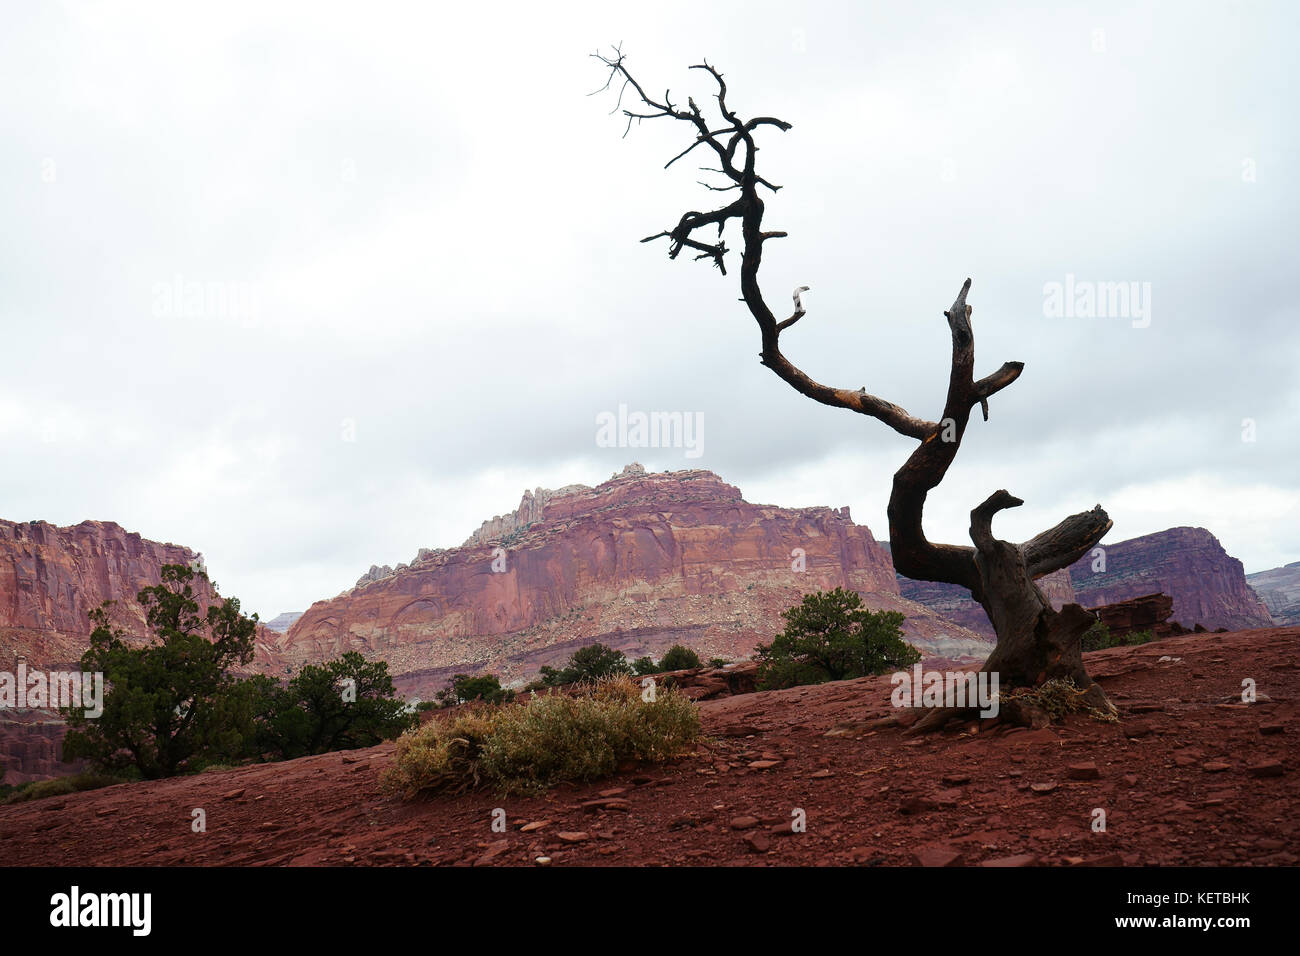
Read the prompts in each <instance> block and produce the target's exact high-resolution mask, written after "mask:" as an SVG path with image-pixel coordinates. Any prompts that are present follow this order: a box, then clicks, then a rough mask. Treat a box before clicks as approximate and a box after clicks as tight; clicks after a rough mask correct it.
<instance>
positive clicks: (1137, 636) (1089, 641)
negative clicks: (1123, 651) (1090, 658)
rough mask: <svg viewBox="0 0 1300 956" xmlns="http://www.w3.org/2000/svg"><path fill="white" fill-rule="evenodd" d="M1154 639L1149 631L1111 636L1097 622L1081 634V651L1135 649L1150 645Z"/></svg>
mask: <svg viewBox="0 0 1300 956" xmlns="http://www.w3.org/2000/svg"><path fill="white" fill-rule="evenodd" d="M1155 639H1156V636H1155V634H1154V633H1152V632H1151V631H1150V630H1146V631H1133V632H1131V633H1129V634H1111V632H1110V628H1109V627H1107V626H1106V625H1105V624H1103V623H1101V621H1098V622H1097V623H1096V624H1094V625H1092V627H1090V628H1088V630H1086V631H1084V632H1083V649H1084V650H1085V651H1099V650H1102V649H1103V648H1107V647H1137V646H1138V645H1140V644H1150V643H1151V642H1152V641H1154V640H1155Z"/></svg>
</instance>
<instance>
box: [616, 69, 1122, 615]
mask: <svg viewBox="0 0 1300 956" xmlns="http://www.w3.org/2000/svg"><path fill="white" fill-rule="evenodd" d="M593 56H595V57H596V59H598V60H600V61H601V63H603V64H604V65H605V67H607V68H608V70H609V75H608V77H607V78H606V81H605V85H604V86H603V87H601V90H608V89H610V88H611V87H612V86H614V85H615V84H618V86H619V94H618V101H617V103H616V105H615V111H617V110H620V109H621V110H622V113H623V115H624V116H625V117H626V118H627V128H626V129H625V130H624V135H625V136H626V135H627V132H628V130H630V129H631V126H632V123H633V122H634V121H635V122H638V123H639V122H642V121H644V120H652V119H664V118H667V119H672V120H677V121H679V122H682V123H686V124H689V125H690V127H691V128H692V132H693V136H694V139H693V141H692V142H691V143H690V144H689V145H688V146H687V147H686V148H685V149H683V150H682V151H681V152H680V153H678V154H677V155H676V156H674V157H673V158H672V159H670V160H669V161H668V162H667V163H666V164H665V168H667V167H670V166H672V165H673V164H674V163H675V162H677V161H678V160H680V159H682V158H683V157H685V156H687V155H689V154H691V153H692V152H694V151H695V150H696V149H697V148H699V147H701V146H703V147H705V148H707V149H708V150H709V151H711V152H712V154H713V156H714V158H715V159H716V161H717V163H718V165H717V166H716V167H711V168H710V171H712V172H715V173H717V174H719V175H721V176H724V177H725V178H726V184H725V185H722V186H716V185H710V184H708V183H704V184H703V185H704V186H706V188H708V189H709V190H710V191H718V192H727V193H731V192H733V191H734V192H735V193H736V196H735V198H734V199H733V200H732V201H731V202H729V203H727V204H726V205H723V206H720V207H719V208H717V209H714V210H712V211H710V212H700V211H697V210H691V211H689V212H687V213H685V214H684V215H682V216H681V217H680V218H679V219H678V221H677V224H676V225H675V226H674V227H672V228H671V229H666V230H664V231H662V232H657V233H655V234H654V235H652V236H647V237H646V238H645V239H643V240H642V241H643V242H650V241H653V240H657V239H667V240H668V255H669V257H670V258H673V259H675V258H677V256H678V255H679V254H680V253H681V251H682V250H683V249H690V250H692V251H694V252H695V253H696V255H695V258H696V259H708V260H711V261H712V262H713V264H714V265H715V266H716V267H717V268H718V269H719V270H721V271H722V272H723V273H724V274H725V273H726V257H727V255H728V253H729V252H730V251H731V250H730V249H729V248H728V247H727V245H726V242H725V241H724V239H723V234H724V232H725V230H726V227H727V225H728V224H729V223H731V222H732V221H733V220H735V221H736V222H737V223H738V224H739V226H740V230H741V237H742V240H743V242H742V248H741V264H740V288H741V295H742V298H743V301H744V302H745V305H746V306H747V307H748V309H749V312H750V314H751V315H752V316H753V318H754V320H755V321H756V322H757V323H758V327H759V332H760V336H761V341H762V350H761V352H760V353H759V360H760V362H761V363H762V364H763V365H765V366H767V367H768V368H769V369H771V370H772V371H773V372H775V373H776V374H777V375H778V376H779V377H780V378H781V379H782V380H784V381H785V382H786V383H788V384H789V385H790V386H791V387H793V388H794V389H795V390H796V391H798V392H800V393H801V394H803V395H805V396H807V397H808V398H811V399H813V400H814V401H817V402H820V403H822V404H823V405H830V406H832V407H835V408H845V409H848V410H850V411H853V412H857V413H859V414H862V415H868V416H870V417H872V418H875V419H878V420H879V421H881V422H884V423H885V424H886V425H888V426H889V427H890V428H892V429H894V431H896V432H898V433H899V434H902V435H906V436H907V437H909V438H913V439H915V440H916V441H918V442H919V443H920V444H919V445H918V446H917V448H916V449H915V450H914V451H913V452H912V455H911V456H910V457H909V458H908V459H907V461H906V463H904V465H903V467H902V468H900V469H899V470H898V472H897V473H896V474H895V475H894V485H893V491H892V493H891V495H890V500H889V533H890V543H891V548H892V551H893V556H894V564H895V567H896V568H897V569H898V571H899V572H900V573H902V574H904V575H906V576H908V577H911V578H917V579H921V580H929V581H943V582H949V583H953V584H960V585H963V586H965V587H967V588H969V589H970V590H971V593H972V594H973V595H974V596H975V597H976V598H977V599H981V600H982V595H981V584H980V576H979V572H978V569H977V568H976V565H975V562H974V556H975V549H974V548H971V547H968V546H958V545H948V544H933V543H931V542H930V541H928V540H927V539H926V537H925V533H924V531H923V530H922V526H921V525H922V522H921V519H922V513H923V511H924V506H925V499H926V496H927V494H928V493H929V492H930V490H931V489H933V488H935V487H936V486H937V485H938V484H939V483H940V482H941V481H942V480H943V478H944V475H945V474H947V471H948V468H949V466H950V465H951V464H952V462H953V459H954V458H955V457H956V454H957V449H958V448H959V447H960V446H961V440H962V437H963V435H964V434H965V431H966V425H967V423H968V422H969V420H970V413H971V410H972V409H973V408H974V407H975V406H976V405H979V406H980V410H981V412H982V414H983V417H984V419H985V420H987V419H988V415H989V406H988V401H989V399H990V398H991V397H992V396H994V395H996V394H997V393H998V392H1000V391H1002V389H1004V388H1006V387H1007V386H1009V385H1010V384H1011V383H1012V382H1014V381H1015V380H1016V379H1017V378H1018V377H1019V376H1020V373H1021V371H1022V370H1023V368H1024V365H1023V364H1022V363H1020V362H1007V363H1005V364H1004V365H1003V366H1002V367H1001V368H999V369H998V370H997V371H995V372H993V373H991V374H989V375H986V376H985V377H983V378H981V379H978V380H976V379H975V378H974V374H973V373H974V367H975V336H974V332H973V331H972V329H971V324H970V319H971V311H972V310H971V307H970V305H968V304H967V302H966V295H967V293H968V292H969V291H970V286H971V281H970V279H967V280H966V281H965V283H963V284H962V287H961V291H960V292H959V293H958V295H957V299H956V301H955V302H954V303H953V306H952V308H951V309H949V310H948V311H946V312H945V313H944V316H945V318H946V319H947V322H948V327H949V330H950V333H951V338H952V365H951V372H950V374H949V379H948V395H947V399H946V401H945V403H944V408H943V416H942V417H941V419H940V420H939V421H937V422H933V421H928V420H926V419H923V418H918V417H916V416H914V415H912V414H911V413H909V412H908V411H907V410H905V409H904V408H902V407H900V406H899V405H896V404H894V403H893V402H890V401H886V400H885V399H882V398H879V397H877V396H875V395H872V394H870V393H869V392H867V390H866V388H865V387H863V388H859V389H848V388H837V387H833V386H829V385H824V384H822V383H821V382H818V381H816V380H815V379H813V378H811V377H809V376H808V375H807V374H805V373H804V372H803V371H802V370H801V369H800V368H798V367H797V366H796V365H794V364H793V363H792V362H791V361H790V360H789V359H787V358H786V356H785V354H784V353H783V352H782V350H781V341H780V339H781V333H783V332H785V331H787V330H788V329H790V328H791V327H793V326H794V325H795V324H796V323H797V322H799V321H800V320H801V319H802V318H803V317H804V316H805V315H806V314H807V309H806V308H805V306H804V304H803V300H802V293H804V292H807V291H808V287H807V286H800V287H799V288H798V289H796V290H795V293H794V312H793V313H792V314H791V315H790V317H789V318H786V319H783V320H780V321H778V320H777V318H776V316H775V315H774V314H773V312H772V310H771V308H770V307H769V306H768V304H767V302H766V301H765V300H764V298H763V294H762V290H761V289H760V288H759V284H758V272H759V268H760V266H761V264H762V258H763V246H764V243H766V242H767V241H768V240H769V239H776V238H781V237H784V236H785V235H786V234H785V233H784V232H780V231H771V230H764V229H763V212H764V205H763V199H762V197H761V196H760V195H759V191H758V187H760V186H763V187H765V188H767V189H769V190H771V191H772V192H775V191H776V190H777V189H779V188H780V187H778V186H775V185H773V184H772V183H770V182H768V181H767V180H766V179H764V178H763V177H762V176H760V175H759V174H758V172H757V171H756V168H755V167H756V157H757V154H758V146H757V145H756V144H755V140H754V134H755V132H756V131H757V130H759V129H760V128H763V127H768V126H770V127H774V128H776V129H778V130H781V131H782V132H785V131H788V130H789V129H790V128H791V124H790V123H787V122H786V121H784V120H781V119H777V118H776V117H772V116H757V117H753V118H750V119H745V118H744V117H742V116H741V115H740V113H739V112H738V111H737V110H736V109H735V108H734V107H733V106H732V105H731V104H730V103H729V102H728V101H727V93H728V91H727V84H726V81H725V80H724V78H723V75H722V74H721V73H720V72H718V70H717V69H715V68H714V67H713V66H710V65H709V64H708V63H707V62H706V63H700V64H697V65H695V66H692V67H691V69H693V70H701V71H704V72H705V73H707V74H708V75H709V76H710V77H711V78H712V79H713V81H714V83H715V85H716V87H717V92H716V93H715V94H714V101H715V106H716V110H717V113H718V114H719V115H720V117H721V119H720V120H715V121H714V122H712V123H710V121H709V119H708V118H707V117H706V116H705V113H704V111H703V110H702V109H701V108H700V107H699V106H698V105H697V104H696V102H695V100H694V99H693V98H691V97H688V98H687V106H686V108H684V109H683V108H681V107H679V106H677V105H675V104H674V103H673V101H672V96H671V93H670V92H669V91H665V92H664V95H663V97H662V99H655V98H652V97H651V96H649V95H648V94H647V93H646V90H645V88H644V87H643V86H642V85H641V84H640V83H639V82H638V81H637V80H636V79H635V77H633V75H632V74H631V72H629V70H628V68H627V64H626V57H625V56H624V54H623V52H622V50H621V49H619V48H617V47H616V48H615V49H614V50H613V53H612V54H611V55H609V56H606V55H603V54H600V53H596V54H593ZM629 89H630V90H631V91H632V93H633V94H634V95H635V97H636V99H637V100H638V101H639V102H637V103H635V104H632V105H629V106H626V107H625V106H624V105H623V97H624V95H625V93H627V91H628V90H629ZM597 92H600V91H597ZM715 227H716V235H715V236H713V237H711V238H705V237H701V235H700V234H699V231H700V230H702V229H713V228H715ZM1000 494H1006V493H1005V492H1002V493H1000ZM995 497H996V496H995ZM1007 499H1010V500H1013V501H1016V503H1019V502H1018V499H1012V498H1011V496H1010V495H1007ZM990 500H992V499H990ZM999 500H1002V499H999ZM1003 506H1004V507H1009V505H1006V504H1004V505H1003ZM990 518H991V515H990ZM1109 527H1110V521H1109V518H1107V517H1106V514H1105V512H1104V511H1101V510H1100V508H1098V509H1094V510H1093V511H1092V512H1086V513H1085V514H1084V515H1075V516H1073V517H1072V518H1067V519H1066V520H1065V521H1063V522H1062V523H1061V524H1060V525H1058V526H1057V527H1056V528H1053V529H1051V530H1050V531H1046V532H1044V533H1043V534H1041V535H1038V536H1037V537H1035V538H1033V539H1032V540H1031V541H1029V542H1027V543H1026V544H1025V545H1024V546H1023V547H1024V548H1025V558H1026V564H1027V566H1028V567H1029V569H1030V571H1031V573H1032V575H1033V577H1040V576H1041V575H1043V574H1047V573H1050V572H1051V571H1053V570H1057V569H1058V568H1061V567H1065V566H1066V565H1067V564H1069V563H1070V562H1071V561H1073V560H1075V559H1076V558H1077V557H1078V556H1079V555H1080V554H1082V553H1083V552H1084V551H1086V550H1087V548H1089V547H1091V546H1092V545H1093V544H1095V543H1096V541H1097V540H1099V539H1100V537H1101V535H1103V534H1105V532H1106V530H1107V529H1109ZM989 533H990V534H991V532H989ZM1071 555H1073V557H1071Z"/></svg>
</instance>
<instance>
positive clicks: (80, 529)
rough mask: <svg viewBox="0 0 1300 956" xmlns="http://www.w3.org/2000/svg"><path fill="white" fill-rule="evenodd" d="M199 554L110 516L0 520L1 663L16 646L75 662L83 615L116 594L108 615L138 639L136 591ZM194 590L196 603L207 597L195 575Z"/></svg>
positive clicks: (141, 624)
mask: <svg viewBox="0 0 1300 956" xmlns="http://www.w3.org/2000/svg"><path fill="white" fill-rule="evenodd" d="M201 558H202V556H201V555H200V554H199V553H198V552H196V551H192V550H190V549H189V548H184V547H181V546H179V545H175V544H161V543H159V542H157V541H149V540H147V539H145V538H142V537H141V536H140V535H138V534H136V533H134V532H131V531H127V530H126V529H124V528H123V527H122V526H121V525H118V524H114V523H113V522H111V521H83V522H82V523H81V524H79V525H75V526H73V527H68V528H60V527H56V526H55V525H52V524H49V523H47V522H44V521H32V522H13V521H0V668H8V667H9V666H10V665H11V664H12V662H13V659H14V657H15V656H16V655H18V654H23V655H25V656H26V657H27V661H28V665H29V666H30V667H39V668H42V669H47V670H48V669H55V668H61V669H62V668H69V667H73V666H75V665H76V664H77V662H78V661H79V660H80V659H81V655H82V654H83V653H84V652H85V650H86V639H87V638H88V637H89V636H90V630H91V628H90V618H89V616H88V615H89V613H90V611H91V610H92V609H94V608H96V607H99V605H100V604H101V603H103V602H104V601H117V602H118V604H117V606H116V608H115V609H114V622H115V623H116V624H117V625H118V626H119V627H121V628H122V630H123V631H125V632H126V634H127V635H128V637H129V638H138V639H140V640H143V639H144V638H145V637H146V636H147V635H148V630H147V628H146V627H145V621H144V613H143V612H142V611H141V609H140V606H139V605H138V604H137V603H136V601H135V597H136V595H137V594H138V593H139V592H140V590H141V589H142V588H146V587H149V586H151V585H155V584H158V583H159V581H160V580H161V572H162V566H163V565H164V564H186V565H192V564H193V563H194V562H196V561H199V560H201ZM194 590H195V593H196V595H197V596H198V597H199V600H200V603H203V602H205V601H206V602H211V600H212V592H211V590H210V589H209V588H208V587H207V585H206V583H205V582H203V581H202V579H197V578H196V581H195V588H194ZM205 606H206V605H205Z"/></svg>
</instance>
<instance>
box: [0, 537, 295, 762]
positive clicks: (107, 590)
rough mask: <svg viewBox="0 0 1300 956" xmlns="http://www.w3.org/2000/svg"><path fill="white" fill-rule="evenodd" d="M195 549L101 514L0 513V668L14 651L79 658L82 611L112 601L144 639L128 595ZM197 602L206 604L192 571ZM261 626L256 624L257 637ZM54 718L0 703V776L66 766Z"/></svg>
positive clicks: (126, 627) (53, 666) (116, 617)
mask: <svg viewBox="0 0 1300 956" xmlns="http://www.w3.org/2000/svg"><path fill="white" fill-rule="evenodd" d="M201 558H202V556H201V555H200V554H199V553H198V552H196V551H192V550H191V549H189V548H185V547H181V546H179V545H175V544H163V543H160V542H157V541H149V540H147V539H146V538H143V537H141V536H140V535H139V534H136V533H134V532H130V531H127V530H126V529H124V528H122V527H121V526H120V525H117V524H114V523H113V522H111V521H83V522H82V523H81V524H79V525H75V526H72V527H66V528H61V527H57V526H55V525H52V524H49V523H47V522H44V521H30V522H14V521H3V520H0V670H6V671H11V670H13V668H14V666H15V662H16V660H17V658H18V657H20V656H21V657H25V658H26V659H27V666H28V668H30V669H33V670H42V671H50V670H70V669H76V668H78V666H79V662H80V660H81V655H82V654H83V653H84V652H85V650H86V645H87V641H88V639H89V637H90V630H91V628H90V618H89V616H88V615H89V612H90V611H91V610H92V609H93V608H96V607H98V606H99V605H100V604H101V603H103V602H104V601H116V602H117V604H116V605H115V607H114V609H113V621H114V623H115V624H116V625H117V626H118V627H119V628H121V629H122V630H123V632H125V634H126V635H127V640H128V643H131V642H134V643H137V644H142V643H143V642H144V641H146V640H148V639H149V631H148V629H147V627H146V626H145V620H144V614H143V612H142V611H141V609H140V606H139V605H138V604H137V603H136V601H135V597H136V595H137V594H138V593H139V592H140V590H141V589H142V588H145V587H149V586H151V585H155V584H158V583H159V581H160V580H161V570H162V566H163V565H164V564H186V565H193V564H194V563H195V562H197V561H200V560H201ZM194 590H195V594H196V596H197V597H198V600H199V602H200V605H201V606H207V604H210V603H213V602H214V600H215V599H214V595H213V593H212V590H211V588H210V587H209V586H208V585H207V583H206V582H204V581H203V579H201V578H199V579H196V586H195V588H194ZM268 633H270V632H268V631H265V630H264V629H259V640H264V639H265V635H266V634H268ZM62 740H63V723H62V721H60V720H59V719H58V716H57V714H55V713H53V712H51V711H44V710H24V711H12V710H0V764H3V766H4V768H5V771H6V773H5V776H4V778H3V779H4V782H6V783H21V782H23V781H25V780H32V779H39V778H42V777H47V776H51V775H58V774H61V773H67V772H69V771H70V770H71V769H73V768H71V767H69V766H66V765H63V764H61V763H60V762H59V759H58V758H59V751H60V747H61V743H62Z"/></svg>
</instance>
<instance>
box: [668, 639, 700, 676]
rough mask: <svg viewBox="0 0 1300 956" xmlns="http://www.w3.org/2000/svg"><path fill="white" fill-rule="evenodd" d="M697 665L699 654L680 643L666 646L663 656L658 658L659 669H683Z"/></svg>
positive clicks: (698, 664)
mask: <svg viewBox="0 0 1300 956" xmlns="http://www.w3.org/2000/svg"><path fill="white" fill-rule="evenodd" d="M699 666H700V655H699V654H696V653H695V652H694V651H693V650H691V649H690V648H689V647H684V646H682V645H681V644H674V645H673V646H672V647H670V648H668V650H667V651H666V652H665V653H664V656H663V657H661V658H659V669H660V670H661V671H685V670H692V669H693V668H696V667H699Z"/></svg>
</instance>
